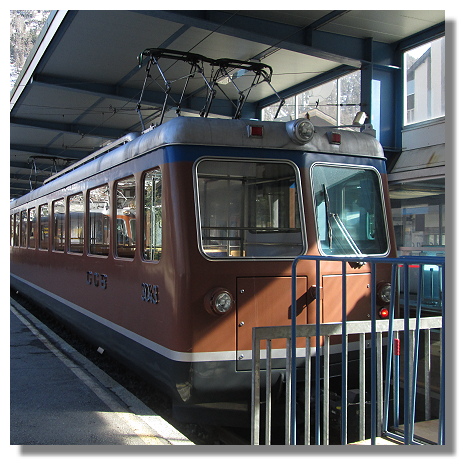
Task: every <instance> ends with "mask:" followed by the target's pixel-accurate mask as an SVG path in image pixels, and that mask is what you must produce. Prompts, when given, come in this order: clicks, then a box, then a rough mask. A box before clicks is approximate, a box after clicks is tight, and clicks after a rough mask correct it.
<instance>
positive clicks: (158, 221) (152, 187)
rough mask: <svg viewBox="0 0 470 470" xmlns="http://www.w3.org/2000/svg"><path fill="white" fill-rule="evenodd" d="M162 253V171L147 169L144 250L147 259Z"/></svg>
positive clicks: (155, 259)
mask: <svg viewBox="0 0 470 470" xmlns="http://www.w3.org/2000/svg"><path fill="white" fill-rule="evenodd" d="M161 255H162V173H161V170H160V168H157V169H155V170H152V171H149V172H147V173H146V174H145V178H144V252H143V257H144V259H145V260H148V261H158V260H159V259H160V258H161Z"/></svg>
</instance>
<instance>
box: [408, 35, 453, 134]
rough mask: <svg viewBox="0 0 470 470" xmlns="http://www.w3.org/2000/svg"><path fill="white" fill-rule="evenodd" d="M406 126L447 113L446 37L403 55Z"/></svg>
mask: <svg viewBox="0 0 470 470" xmlns="http://www.w3.org/2000/svg"><path fill="white" fill-rule="evenodd" d="M404 66H405V76H404V81H405V103H404V106H405V113H404V114H405V116H404V119H405V122H404V124H405V126H406V125H409V124H415V123H418V122H423V121H428V120H430V119H435V118H438V117H442V116H445V38H440V39H436V40H435V41H431V42H429V43H427V44H424V45H422V46H419V47H416V48H414V49H411V50H409V51H407V52H405V54H404Z"/></svg>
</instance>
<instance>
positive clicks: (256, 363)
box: [251, 328, 261, 446]
mask: <svg viewBox="0 0 470 470" xmlns="http://www.w3.org/2000/svg"><path fill="white" fill-rule="evenodd" d="M256 331H257V330H256V328H253V330H252V346H251V350H252V354H253V357H252V373H251V445H255V446H257V445H259V434H260V385H261V383H260V375H261V372H260V369H261V367H260V362H261V360H260V359H261V354H260V344H259V340H258V338H257V336H256Z"/></svg>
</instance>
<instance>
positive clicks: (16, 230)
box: [13, 212, 20, 246]
mask: <svg viewBox="0 0 470 470" xmlns="http://www.w3.org/2000/svg"><path fill="white" fill-rule="evenodd" d="M13 218H14V222H13V246H19V245H20V213H19V212H17V213H16V214H15V215H14V216H13Z"/></svg>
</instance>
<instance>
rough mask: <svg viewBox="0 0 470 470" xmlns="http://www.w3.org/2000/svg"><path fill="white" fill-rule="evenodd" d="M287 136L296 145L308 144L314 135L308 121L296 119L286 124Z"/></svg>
mask: <svg viewBox="0 0 470 470" xmlns="http://www.w3.org/2000/svg"><path fill="white" fill-rule="evenodd" d="M286 130H287V134H288V135H289V137H290V138H291V140H292V141H293V142H295V143H296V144H306V143H307V142H310V141H311V140H312V138H313V134H314V133H315V128H314V127H313V124H312V123H311V122H310V121H309V120H308V119H297V120H295V121H289V122H287V123H286Z"/></svg>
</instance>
